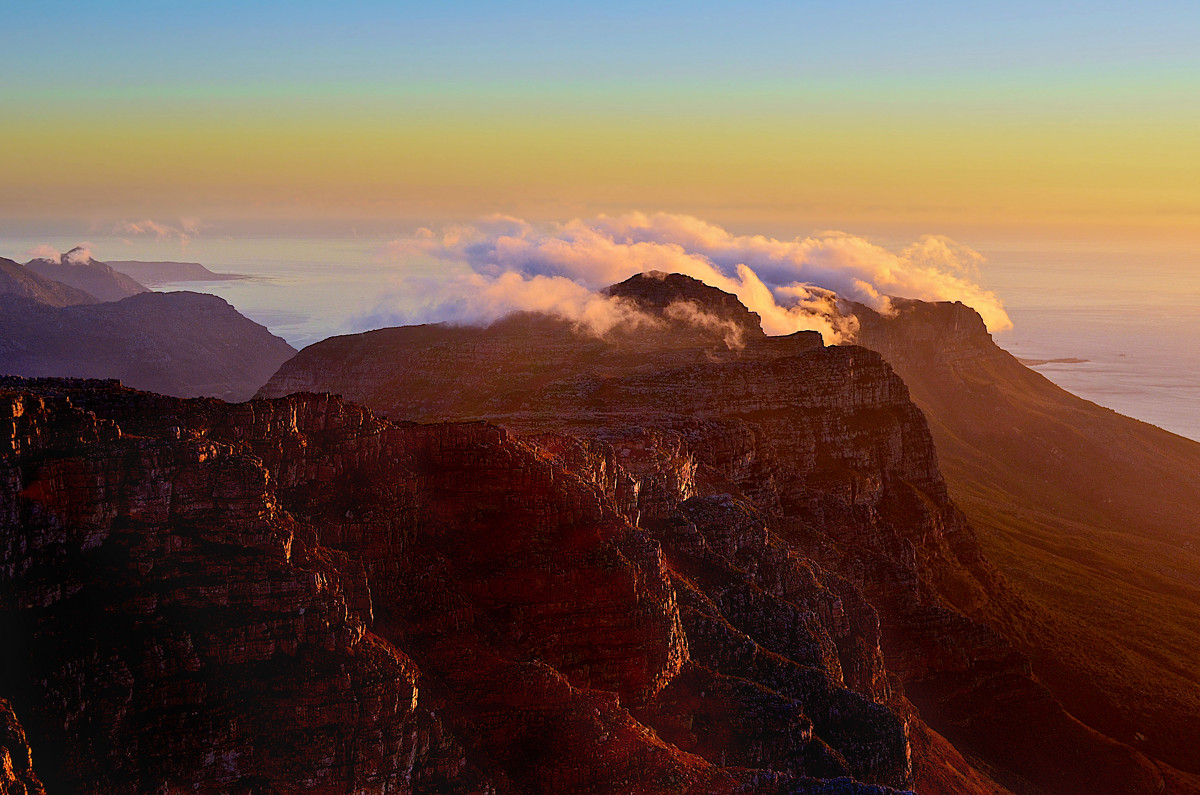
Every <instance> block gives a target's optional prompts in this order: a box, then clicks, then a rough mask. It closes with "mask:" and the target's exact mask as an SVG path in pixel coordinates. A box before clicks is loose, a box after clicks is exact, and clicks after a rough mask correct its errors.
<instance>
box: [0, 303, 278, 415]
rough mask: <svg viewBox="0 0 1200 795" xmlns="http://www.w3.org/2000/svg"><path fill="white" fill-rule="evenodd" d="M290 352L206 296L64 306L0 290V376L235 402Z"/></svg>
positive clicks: (255, 385)
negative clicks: (98, 383) (116, 382)
mask: <svg viewBox="0 0 1200 795" xmlns="http://www.w3.org/2000/svg"><path fill="white" fill-rule="evenodd" d="M294 352H295V351H294V350H293V348H292V347H291V346H290V345H288V344H287V343H286V342H284V341H283V340H282V339H280V338H279V337H276V336H274V335H273V334H271V333H270V332H269V331H267V329H265V328H264V327H262V326H260V325H259V324H257V323H254V322H253V321H251V320H249V319H248V318H246V317H243V316H242V315H241V314H239V313H238V312H237V310H235V309H234V308H233V307H232V306H230V305H229V304H228V303H226V302H225V301H224V300H222V299H220V298H217V297H216V296H212V295H203V294H200V293H186V292H180V293H143V294H140V295H135V296H132V297H130V298H126V299H125V300H123V301H113V302H107V303H100V304H89V305H86V306H67V307H54V306H48V305H45V304H42V303H38V302H35V301H33V300H30V299H27V298H21V297H18V296H10V295H0V373H7V374H10V375H24V376H70V377H84V378H119V379H121V380H122V381H123V382H125V383H126V384H129V385H131V386H134V387H138V388H140V389H150V390H154V391H157V392H164V393H167V394H171V395H179V396H181V397H191V396H198V395H206V396H212V397H220V398H223V399H226V400H245V399H247V398H249V397H251V396H252V395H253V394H254V391H255V389H257V387H258V386H259V385H260V384H261V383H262V381H263V379H264V378H266V377H268V375H269V374H270V373H271V372H273V371H274V370H275V368H277V367H278V366H279V365H280V363H282V362H284V361H286V360H287V359H288V358H289V357H291V356H292V354H293V353H294Z"/></svg>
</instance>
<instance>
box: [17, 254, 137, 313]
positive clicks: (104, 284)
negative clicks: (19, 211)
mask: <svg viewBox="0 0 1200 795" xmlns="http://www.w3.org/2000/svg"><path fill="white" fill-rule="evenodd" d="M25 267H26V268H28V269H29V270H30V271H32V272H34V273H36V274H38V275H39V276H42V277H44V278H47V279H53V280H54V281H56V282H61V283H63V284H66V285H69V286H71V287H74V288H76V289H78V290H83V291H84V292H86V293H88V294H89V295H92V296H95V298H96V299H97V300H99V301H120V300H121V299H122V298H128V297H129V296H131V295H137V294H138V293H145V292H149V290H148V289H147V288H146V287H144V286H142V285H141V284H139V283H138V282H137V281H135V280H134V279H132V278H130V277H129V276H126V275H125V274H124V273H120V272H118V271H116V270H113V269H112V268H111V267H109V266H108V265H106V264H105V263H103V262H98V261H97V260H94V259H92V257H91V254H89V253H88V252H87V250H86V249H83V248H73V249H71V250H70V251H68V252H67V253H65V254H63V255H61V256H60V257H59V258H58V259H56V260H55V259H49V258H45V257H42V258H38V259H34V260H30V261H29V262H27V263H25Z"/></svg>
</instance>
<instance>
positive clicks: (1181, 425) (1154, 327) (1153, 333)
mask: <svg viewBox="0 0 1200 795" xmlns="http://www.w3.org/2000/svg"><path fill="white" fill-rule="evenodd" d="M77 242H78V241H77V240H73V239H61V240H55V239H52V238H51V239H45V238H41V239H37V240H20V239H13V238H5V239H0V256H6V257H9V258H12V259H17V260H18V261H25V260H26V259H27V257H25V256H24V253H25V252H26V251H28V250H29V249H30V248H32V247H33V246H35V245H38V244H43V243H44V244H49V245H52V246H54V247H56V248H58V249H60V250H66V249H69V248H71V247H72V246H74V245H75V244H76V243H77ZM92 242H93V244H94V247H93V252H94V254H95V256H96V258H97V259H100V260H102V261H103V260H122V259H141V260H183V261H192V262H200V263H202V264H204V265H205V266H207V267H208V268H209V269H211V270H214V271H219V272H235V273H241V274H245V275H246V276H247V277H248V278H246V279H242V280H237V281H217V282H190V283H189V282H180V283H176V284H169V285H163V286H160V287H158V288H156V289H160V290H173V289H180V290H195V291H198V292H208V293H214V294H216V295H219V296H221V297H222V298H224V299H225V300H227V301H229V303H231V304H233V305H234V306H235V307H237V308H238V310H240V311H241V312H242V313H243V314H245V315H247V316H248V317H250V318H252V319H253V320H255V321H257V322H259V323H262V324H263V325H265V326H266V327H267V328H269V329H270V330H271V331H272V332H274V333H275V334H278V335H279V336H281V337H283V338H284V339H286V340H288V342H290V343H291V344H292V345H294V346H296V347H297V348H302V347H304V346H306V345H310V344H312V343H314V342H318V341H320V340H322V339H324V338H326V337H328V336H331V335H334V334H346V333H354V332H358V331H363V330H365V329H367V328H369V327H371V325H372V323H371V321H370V318H369V316H370V315H371V314H372V313H373V312H374V311H375V310H376V309H377V308H378V307H379V306H380V305H381V304H384V303H386V304H387V305H389V306H393V307H398V308H401V309H404V308H409V309H415V308H416V305H415V304H414V303H413V301H414V298H413V296H412V295H411V294H409V293H406V292H405V290H404V289H403V286H402V285H401V284H400V280H401V277H412V276H418V277H419V276H433V275H435V274H437V273H438V272H439V271H442V270H444V269H446V268H448V267H453V266H450V265H447V264H445V263H441V262H434V261H427V262H410V263H407V264H406V266H405V267H404V271H403V272H401V271H400V270H399V268H400V266H398V265H395V264H388V263H384V262H381V261H379V260H378V259H377V258H376V256H375V252H376V251H378V250H379V249H380V248H381V247H382V246H383V245H384V244H385V243H386V242H387V241H386V240H385V239H382V238H379V239H376V238H324V239H308V240H305V239H294V238H225V239H216V238H197V239H195V240H193V241H191V242H190V243H189V245H188V247H187V248H186V249H182V250H181V249H180V246H179V244H178V242H166V241H134V242H133V243H132V244H129V243H126V242H123V241H120V240H115V239H106V238H100V239H93V241H92ZM981 251H982V252H983V253H984V254H985V256H986V257H987V262H986V263H985V264H984V265H982V266H981V268H980V281H981V282H982V283H983V284H984V285H986V286H987V287H988V288H990V289H992V290H993V291H995V292H996V293H997V294H998V295H999V296H1000V297H1001V298H1002V299H1003V300H1004V302H1005V306H1006V308H1007V309H1008V312H1009V315H1010V317H1011V318H1012V321H1013V328H1012V329H1011V330H1008V331H1003V332H999V333H997V334H995V335H994V337H995V340H996V342H997V343H998V344H999V345H1000V346H1001V347H1003V348H1005V349H1007V350H1009V351H1010V352H1012V353H1013V354H1014V355H1015V356H1017V357H1018V358H1020V359H1022V360H1024V361H1026V362H1027V363H1028V364H1030V366H1032V367H1033V368H1034V369H1035V370H1037V371H1038V372H1040V373H1042V374H1043V375H1045V376H1046V377H1047V378H1049V379H1050V380H1052V381H1054V382H1055V383H1057V384H1059V385H1060V386H1062V387H1063V388H1064V389H1067V390H1068V391H1070V392H1073V393H1075V394H1076V395H1079V396H1080V397H1083V398H1086V399H1088V400H1092V401H1094V402H1096V403H1098V404H1100V405H1102V406H1107V407H1109V408H1112V409H1114V410H1116V411H1118V412H1120V413H1122V414H1126V415H1128V416H1131V417H1136V418H1137V419H1140V420H1144V421H1146V422H1149V423H1152V424H1154V425H1157V426H1159V427H1161V428H1164V429H1166V430H1169V431H1172V432H1174V433H1177V434H1180V435H1181V436H1187V437H1189V438H1192V439H1196V440H1200V252H1167V253H1164V252H1157V253H1156V252H1143V251H1137V250H1131V251H1112V250H1088V251H1079V250H1064V249H1061V248H1055V249H1042V250H1027V251H1015V250H1004V249H995V250H987V249H981Z"/></svg>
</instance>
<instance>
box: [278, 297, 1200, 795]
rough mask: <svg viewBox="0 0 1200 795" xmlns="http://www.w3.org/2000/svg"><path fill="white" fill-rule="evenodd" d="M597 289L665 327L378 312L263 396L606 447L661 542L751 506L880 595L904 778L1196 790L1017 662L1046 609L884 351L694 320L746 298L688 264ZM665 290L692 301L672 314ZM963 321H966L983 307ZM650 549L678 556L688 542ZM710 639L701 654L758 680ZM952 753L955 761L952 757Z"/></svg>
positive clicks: (300, 361) (299, 362)
mask: <svg viewBox="0 0 1200 795" xmlns="http://www.w3.org/2000/svg"><path fill="white" fill-rule="evenodd" d="M610 294H614V295H618V296H620V297H622V298H625V299H627V300H631V301H634V302H637V303H639V304H640V305H641V306H642V308H643V309H647V310H651V309H652V310H655V312H656V313H657V316H658V317H659V318H660V319H661V320H662V321H663V323H664V325H663V326H661V327H657V328H641V329H639V332H638V333H633V332H628V333H626V332H622V331H620V330H618V332H617V333H614V334H610V335H607V336H606V337H603V338H599V337H596V336H594V335H589V334H587V333H584V332H583V331H580V330H579V329H577V328H575V327H573V326H572V324H570V323H568V322H566V321H560V320H555V319H553V318H549V317H540V316H527V315H524V316H515V317H510V318H508V319H506V320H502V321H500V322H497V323H494V324H492V325H491V326H489V327H487V328H463V327H450V326H420V327H408V328H396V329H382V330H379V331H374V332H368V333H365V334H361V335H353V336H348V337H338V338H333V339H330V340H326V341H324V342H322V343H317V344H316V345H313V346H310V347H308V348H306V349H305V350H303V351H301V352H300V353H299V354H297V356H296V357H295V358H294V359H292V360H291V361H289V362H288V363H287V364H285V365H284V366H283V367H281V368H280V371H279V372H278V373H277V374H276V375H275V376H274V377H273V378H272V379H271V381H269V382H268V383H267V385H266V386H265V387H264V388H263V390H262V392H261V393H260V394H262V395H263V396H268V397H271V396H280V395H284V394H287V393H290V392H293V391H297V390H309V391H329V392H335V393H339V394H343V395H345V396H347V397H348V398H351V399H353V400H355V401H359V402H362V403H363V404H365V405H367V406H370V407H372V408H374V409H375V410H377V411H380V412H383V413H385V414H386V415H387V416H388V417H390V418H392V419H393V420H413V421H434V420H439V421H441V420H454V419H460V420H461V419H475V420H487V421H490V422H495V423H498V424H500V425H503V426H505V427H508V428H512V429H514V430H516V431H518V432H521V433H524V434H534V435H537V434H547V433H550V434H558V435H564V434H565V435H569V436H572V437H576V438H582V439H584V440H587V444H597V445H598V444H603V445H608V446H610V447H612V448H613V449H614V450H615V451H616V453H617V461H618V462H619V463H620V465H621V466H622V467H623V468H624V469H625V470H626V471H628V472H631V473H633V475H634V477H635V479H637V480H638V481H639V482H640V484H641V485H640V487H639V492H638V494H639V497H638V501H639V502H638V504H639V523H640V525H641V526H643V527H648V528H657V530H652V532H657V533H659V534H660V535H659V537H661V538H667V537H669V534H670V532H672V531H670V529H669V528H670V527H672V526H674V525H673V523H674V522H676V521H678V520H677V519H676V518H674V517H676V516H677V513H676V512H677V511H679V510H680V506H681V505H683V504H684V503H686V502H687V501H688V500H689V499H692V498H704V499H712V500H721V499H726V498H724V497H721V496H720V495H729V497H728V499H730V500H732V501H733V504H744V505H748V506H750V507H751V508H752V509H753V510H754V511H755V512H756V514H755V515H756V516H759V517H762V519H761V521H762V522H763V524H764V525H765V527H766V528H767V530H768V532H769V533H770V534H771V537H773V538H778V539H780V540H781V542H782V543H784V544H786V545H787V546H788V547H789V548H790V549H792V550H793V551H795V552H796V553H797V554H801V555H803V556H805V557H808V558H810V559H812V560H814V561H816V562H818V563H819V564H820V565H821V566H823V567H825V568H827V569H829V570H830V571H833V572H836V573H838V574H839V575H841V576H843V577H845V578H846V579H847V580H848V581H850V582H853V583H854V584H855V585H856V586H857V587H859V588H861V589H862V592H863V595H864V598H865V599H866V600H867V601H868V602H869V603H870V604H871V605H872V606H873V608H874V609H875V610H876V611H877V612H878V615H879V621H880V629H881V634H880V648H881V650H882V653H883V657H882V662H883V666H884V668H883V670H884V671H885V672H886V673H884V674H882V675H883V679H879V678H878V677H879V674H878V673H877V674H872V675H871V681H874V682H883V681H887V682H888V683H889V689H890V692H891V695H890V696H887V697H886V698H883V699H882V701H883V702H884V703H887V704H888V705H889V707H890V708H891V709H893V710H894V711H895V712H896V714H902V715H903V714H907V715H910V716H911V717H910V718H909V720H910V724H909V725H910V729H911V732H910V736H911V737H912V744H913V748H912V754H913V763H914V769H915V777H916V779H915V780H916V785H917V788H918V789H919V790H920V791H923V792H970V791H994V788H995V787H996V786H997V782H998V783H999V784H1002V785H1004V786H1007V787H1011V788H1012V789H1014V790H1016V791H1022V792H1055V793H1057V792H1081V793H1082V792H1108V791H1121V792H1158V791H1161V790H1162V788H1163V787H1165V788H1166V789H1167V791H1178V792H1190V791H1200V790H1198V789H1197V781H1196V780H1195V779H1194V778H1191V777H1189V775H1188V774H1186V773H1182V772H1180V771H1178V770H1173V769H1172V768H1171V767H1170V766H1168V765H1165V764H1163V763H1162V762H1160V761H1157V760H1156V759H1154V758H1152V757H1151V756H1148V755H1146V754H1145V753H1142V752H1139V751H1137V750H1135V749H1134V748H1132V747H1130V743H1129V740H1131V739H1132V738H1130V737H1126V736H1125V735H1118V736H1119V737H1120V738H1121V740H1120V741H1118V740H1114V739H1113V738H1112V737H1110V736H1105V734H1104V733H1103V732H1100V731H1097V730H1095V729H1094V728H1090V727H1088V726H1085V725H1084V724H1082V723H1080V722H1079V721H1078V720H1076V717H1075V716H1073V715H1072V714H1070V713H1069V712H1068V711H1067V710H1064V709H1063V707H1062V706H1061V704H1060V703H1059V702H1058V701H1057V700H1056V698H1055V696H1054V693H1053V692H1051V691H1050V690H1048V689H1047V688H1046V687H1045V686H1044V685H1043V682H1042V681H1041V680H1040V679H1039V678H1038V677H1037V676H1034V675H1033V674H1032V673H1031V668H1030V662H1029V659H1028V658H1027V657H1026V656H1025V655H1024V654H1023V653H1022V652H1023V651H1031V650H1030V648H1029V638H1030V637H1031V636H1033V635H1034V634H1036V633H1038V632H1043V631H1044V628H1045V627H1047V626H1052V625H1053V622H1054V621H1055V616H1054V615H1053V614H1051V613H1049V612H1047V611H1046V610H1044V609H1043V608H1042V606H1041V605H1040V604H1039V603H1038V602H1037V601H1034V600H1030V599H1028V598H1026V597H1025V596H1024V595H1023V594H1022V592H1021V591H1020V590H1018V589H1016V588H1014V587H1013V586H1012V585H1010V584H1009V581H1008V580H1007V578H1006V577H1005V576H1004V575H1003V574H1002V573H1001V572H1000V571H998V570H997V569H996V568H995V567H994V566H993V565H992V564H991V563H990V562H989V561H988V559H987V556H986V555H985V553H984V550H983V549H982V548H981V546H980V544H979V543H978V541H977V539H976V537H975V533H974V530H973V529H972V527H971V525H970V524H969V523H968V521H967V520H966V519H965V518H964V516H963V515H962V514H961V512H960V511H959V510H958V508H957V507H956V506H955V504H954V503H953V502H952V501H951V499H950V496H949V494H948V492H947V488H946V484H945V481H943V479H942V475H941V472H940V470H939V468H938V457H937V454H936V453H935V451H934V444H933V437H931V435H930V432H929V427H928V426H927V424H926V421H925V417H924V415H923V414H922V413H921V411H920V410H919V409H918V408H917V407H916V406H915V405H914V404H913V403H912V402H911V401H910V399H909V392H908V389H907V387H906V386H905V384H904V382H902V381H901V380H900V379H899V378H898V377H897V376H896V374H895V373H894V372H893V371H892V369H891V368H890V367H889V366H888V364H887V363H886V362H885V360H884V357H881V356H880V355H879V354H878V353H876V352H874V351H871V350H867V349H866V348H862V347H855V346H846V347H831V348H827V347H824V346H822V345H821V343H820V338H819V335H816V334H813V333H802V334H798V335H792V336H790V337H782V338H774V337H766V336H764V335H763V334H762V333H761V330H759V331H758V333H757V334H755V333H752V331H750V332H746V333H743V334H741V335H740V336H741V339H740V340H739V341H738V344H737V345H732V344H730V340H729V339H728V338H727V337H725V336H723V335H718V334H709V335H705V334H701V333H700V332H699V331H698V329H701V328H709V329H714V328H719V324H718V325H717V326H714V325H713V324H711V323H708V322H707V321H703V322H700V323H697V321H696V318H697V317H703V316H705V315H707V316H709V317H717V318H718V319H723V320H724V321H734V322H736V321H737V319H742V320H743V321H744V320H745V319H746V318H747V317H748V316H749V315H750V313H748V312H747V311H746V310H745V308H744V307H743V308H742V309H741V310H738V308H737V307H736V306H733V303H736V299H735V298H733V296H728V295H726V294H724V293H720V291H716V290H713V288H709V287H705V286H703V285H700V284H699V283H696V282H694V280H688V279H687V277H682V276H675V277H666V278H663V277H661V276H659V275H648V276H644V277H640V278H638V277H635V279H633V280H630V281H629V282H626V283H624V284H623V285H619V286H616V287H614V288H610ZM681 305H686V306H690V307H691V309H692V311H687V312H685V311H681V310H678V309H677V310H674V311H668V309H669V308H670V307H672V306H676V307H679V306H681ZM739 306H740V304H739ZM937 311H942V310H937ZM971 314H972V315H974V313H971ZM961 322H963V323H966V324H968V325H970V328H966V327H964V333H967V332H970V331H971V330H972V329H973V328H974V326H973V325H971V324H973V323H977V322H978V318H977V316H974V320H971V319H970V318H967V317H963V318H961ZM942 331H943V330H938V329H935V330H934V332H933V333H931V334H929V335H928V339H929V340H936V338H937V336H938V334H940V333H942ZM967 336H968V337H971V338H973V336H972V335H971V334H970V333H968V334H967ZM985 336H986V332H985ZM689 341H690V342H689ZM989 342H990V341H989ZM914 344H915V343H914ZM1018 366H1019V365H1018ZM1018 421H1019V418H1018ZM933 422H935V423H936V422H937V420H936V418H935V419H934V420H933ZM692 523H693V524H695V522H694V521H693V522H692ZM664 550H665V551H666V556H667V561H668V563H669V564H670V565H671V566H673V567H678V568H677V570H679V571H682V572H686V570H687V568H686V566H687V564H686V556H683V555H682V554H680V555H678V556H675V557H673V556H672V554H673V553H671V552H670V546H669V545H668V544H665V545H664ZM685 576H686V575H685ZM710 598H711V597H710ZM728 598H732V595H731V594H729V595H726V596H724V597H722V599H728ZM717 603H718V604H725V602H722V601H720V600H718V602H717ZM751 612H753V609H752V610H751ZM754 620H756V621H770V620H771V619H769V618H765V617H763V616H759V617H758V618H757V619H754ZM1056 650H1057V651H1059V652H1061V653H1062V658H1061V659H1060V664H1061V665H1062V666H1063V667H1064V669H1066V670H1074V671H1079V670H1082V668H1080V667H1079V666H1077V658H1078V657H1079V656H1080V655H1096V656H1100V655H1102V654H1103V653H1104V651H1103V649H1100V648H1095V647H1088V646H1086V645H1072V643H1071V642H1070V641H1064V642H1062V643H1060V644H1059V645H1058V646H1057V647H1056ZM722 654H723V653H722ZM722 654H717V655H716V656H714V657H708V658H706V662H705V663H704V664H705V665H706V666H708V667H711V668H712V669H713V670H716V671H718V672H720V673H723V674H725V675H736V676H742V677H748V678H749V679H750V680H751V681H755V682H758V684H759V685H760V686H765V687H768V688H770V684H769V683H768V682H765V681H764V680H760V679H756V678H755V677H754V676H751V675H749V674H748V673H747V672H746V669H745V668H743V667H739V666H738V665H736V664H735V663H734V662H733V661H732V660H731V659H730V658H727V657H723V656H722ZM1081 678H1082V677H1079V676H1077V677H1076V679H1081ZM877 697H878V696H877ZM917 715H919V718H918V717H917ZM1093 725H1095V724H1093ZM947 741H949V742H947ZM951 745H953V748H952V747H951ZM954 748H957V749H959V750H961V751H962V752H964V753H965V760H969V761H955V762H953V763H950V762H948V761H947V760H948V759H949V758H950V756H951V755H952V754H954V753H957V751H954ZM955 771H957V773H956V772H955ZM982 771H986V773H985V772H982ZM989 779H991V780H990V781H989ZM989 787H990V788H993V789H992V790H989V789H988V788H989ZM1114 787H1116V789H1114Z"/></svg>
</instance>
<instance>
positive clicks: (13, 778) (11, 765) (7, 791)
mask: <svg viewBox="0 0 1200 795" xmlns="http://www.w3.org/2000/svg"><path fill="white" fill-rule="evenodd" d="M45 792H46V790H45V788H44V787H43V786H42V782H41V781H40V780H39V779H38V777H37V773H35V772H34V770H33V750H32V749H31V748H30V747H29V741H28V740H27V739H26V737H25V729H24V728H22V726H21V722H20V721H19V720H17V715H16V713H15V712H14V711H13V707H12V704H11V703H9V702H8V701H6V700H4V699H2V698H0V795H45Z"/></svg>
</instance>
